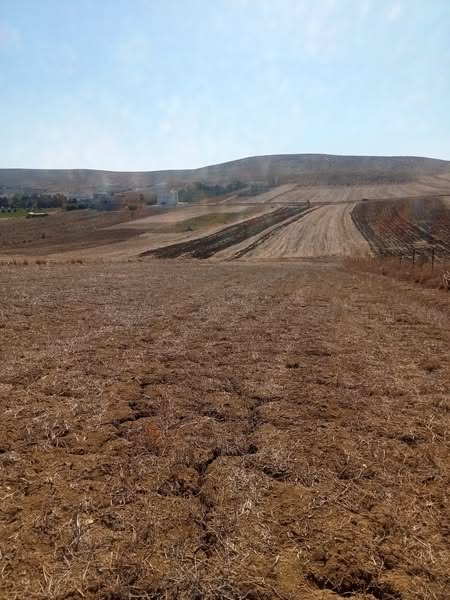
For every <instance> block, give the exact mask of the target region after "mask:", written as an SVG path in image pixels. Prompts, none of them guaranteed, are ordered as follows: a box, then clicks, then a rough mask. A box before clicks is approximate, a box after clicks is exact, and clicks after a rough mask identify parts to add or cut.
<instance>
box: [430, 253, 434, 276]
mask: <svg viewBox="0 0 450 600" xmlns="http://www.w3.org/2000/svg"><path fill="white" fill-rule="evenodd" d="M433 271H434V246H433V248H431V272H432V273H433Z"/></svg>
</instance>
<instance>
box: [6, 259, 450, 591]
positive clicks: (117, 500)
mask: <svg viewBox="0 0 450 600" xmlns="http://www.w3.org/2000/svg"><path fill="white" fill-rule="evenodd" d="M0 278H1V283H2V285H1V286H0V307H1V310H0V335H1V341H2V344H1V357H0V410H1V415H2V427H1V440H0V494H1V496H0V497H1V504H0V597H1V598H2V599H5V600H22V599H27V600H28V599H33V600H44V599H45V600H48V599H50V600H137V599H139V600H150V599H160V600H163V599H164V600H169V599H170V600H175V599H180V600H187V599H189V600H194V599H196V600H200V599H206V600H219V599H233V600H238V599H241V600H243V599H246V600H269V599H270V600H272V599H283V600H294V599H299V600H333V599H338V598H349V597H350V598H355V599H358V600H446V599H448V598H449V595H450V594H449V591H450V578H449V568H448V566H449V564H450V512H449V506H450V505H449V498H448V489H449V483H450V482H449V469H450V454H449V441H450V440H449V424H450V405H449V397H448V389H449V383H450V369H449V363H448V348H449V328H448V318H449V305H448V296H447V294H446V293H444V292H442V291H436V290H426V289H421V288H417V287H416V286H414V285H410V284H406V283H401V282H395V281H392V280H389V279H387V278H383V277H381V276H377V275H367V274H364V273H360V272H353V271H351V270H348V269H347V268H345V267H344V266H342V265H340V264H339V263H332V262H324V261H311V262H307V261H296V262H285V263H283V262H280V261H278V262H265V263H257V262H247V263H246V262H243V261H235V262H222V263H219V262H209V261H193V260H181V261H167V260H157V259H152V258H147V259H142V260H140V261H134V262H114V263H109V264H95V263H91V264H86V263H83V264H53V265H36V264H33V265H31V264H30V265H28V266H19V265H6V266H5V265H0Z"/></svg>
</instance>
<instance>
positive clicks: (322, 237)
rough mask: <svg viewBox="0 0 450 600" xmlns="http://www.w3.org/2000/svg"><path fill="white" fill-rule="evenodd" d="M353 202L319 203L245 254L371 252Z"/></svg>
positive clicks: (246, 256)
mask: <svg viewBox="0 0 450 600" xmlns="http://www.w3.org/2000/svg"><path fill="white" fill-rule="evenodd" d="M353 206H354V204H352V203H350V204H336V205H332V204H330V205H328V206H321V207H319V208H317V209H315V210H313V211H311V212H309V213H308V214H307V215H305V216H304V217H303V218H302V219H300V220H298V221H296V222H294V223H292V224H291V225H288V226H287V227H284V228H283V229H281V230H280V231H279V232H277V233H275V234H274V235H273V236H271V237H270V238H269V239H268V240H267V241H266V242H264V243H262V244H261V245H259V246H258V247H257V248H255V249H254V250H251V251H250V252H248V253H247V254H246V255H245V258H246V259H248V258H280V257H283V258H299V257H323V256H350V255H353V256H355V255H356V256H358V255H367V254H370V248H369V245H368V243H367V242H366V240H365V239H364V238H363V236H362V235H361V234H360V232H359V231H358V230H357V228H356V227H355V225H354V223H353V221H352V219H351V216H350V213H351V211H352V208H353Z"/></svg>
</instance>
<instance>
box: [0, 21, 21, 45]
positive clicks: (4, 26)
mask: <svg viewBox="0 0 450 600" xmlns="http://www.w3.org/2000/svg"><path fill="white" fill-rule="evenodd" d="M19 45H20V33H19V31H18V30H17V29H16V28H15V27H13V26H12V25H10V24H9V23H6V22H5V21H0V49H1V48H18V47H19Z"/></svg>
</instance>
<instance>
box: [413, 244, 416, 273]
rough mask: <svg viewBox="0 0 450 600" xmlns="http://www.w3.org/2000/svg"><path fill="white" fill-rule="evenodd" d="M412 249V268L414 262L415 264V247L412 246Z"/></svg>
mask: <svg viewBox="0 0 450 600" xmlns="http://www.w3.org/2000/svg"><path fill="white" fill-rule="evenodd" d="M412 251H413V257H412V260H413V265H412V266H413V269H414V264H415V262H416V249H415V248H413V249H412Z"/></svg>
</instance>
